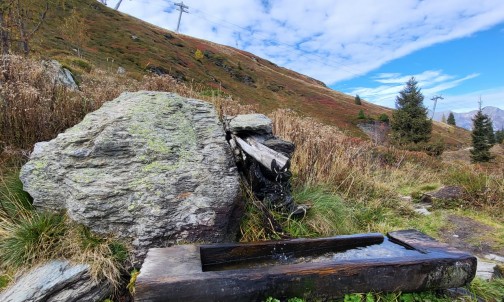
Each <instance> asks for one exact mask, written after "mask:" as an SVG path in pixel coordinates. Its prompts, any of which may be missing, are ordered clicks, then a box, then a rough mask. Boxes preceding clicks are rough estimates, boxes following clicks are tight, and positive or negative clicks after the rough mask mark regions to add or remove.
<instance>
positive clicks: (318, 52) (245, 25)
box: [109, 0, 504, 89]
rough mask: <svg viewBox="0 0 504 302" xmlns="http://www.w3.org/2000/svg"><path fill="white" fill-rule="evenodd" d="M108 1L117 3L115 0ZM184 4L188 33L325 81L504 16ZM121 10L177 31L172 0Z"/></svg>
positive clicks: (147, 0) (415, 4)
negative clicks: (187, 7)
mask: <svg viewBox="0 0 504 302" xmlns="http://www.w3.org/2000/svg"><path fill="white" fill-rule="evenodd" d="M109 3H110V5H111V6H112V5H115V3H116V1H109ZM184 3H185V4H187V5H188V6H189V7H190V8H189V11H190V13H189V14H184V16H183V17H182V25H181V32H182V33H185V34H188V35H191V36H195V37H200V38H203V39H207V40H211V41H214V42H217V43H222V44H227V45H230V46H234V47H236V46H238V47H239V48H242V49H245V50H247V51H251V52H253V53H255V54H257V55H259V56H262V57H264V58H266V59H269V60H271V61H273V62H275V63H277V64H279V65H282V66H285V67H288V68H291V69H293V70H296V71H298V72H301V73H304V74H307V75H310V76H312V77H315V78H317V79H320V80H322V81H324V82H326V83H327V84H334V83H336V82H338V81H342V80H345V79H350V78H353V77H356V76H359V75H363V74H366V73H368V72H369V71H372V70H374V69H376V68H378V67H380V66H381V65H383V64H385V63H387V62H389V61H391V60H394V59H396V58H400V57H402V56H405V55H407V54H410V53H412V52H414V51H416V50H419V49H421V48H425V47H428V46H431V45H433V44H436V43H441V42H445V41H449V40H453V39H457V38H460V37H465V36H469V35H471V34H473V33H475V32H477V31H480V30H483V29H487V28H490V27H491V26H494V25H496V24H498V23H500V22H503V21H504V1H502V0H486V1H473V0H443V1H437V0H424V1H422V0H401V1H397V0H381V1H374V0H352V1H347V0H309V1H308V0H300V1H291V0H276V1H259V0H240V1H227V0H214V1H196V0H185V1H184ZM121 10H122V11H124V12H126V13H128V14H131V15H134V16H136V17H138V18H141V19H143V20H146V21H148V22H151V23H154V24H156V25H159V26H162V27H165V28H168V29H174V28H175V26H176V22H177V19H178V11H176V10H174V6H173V2H171V1H168V0H135V1H123V3H122V6H121ZM444 76H446V75H444ZM426 77H428V78H429V79H430V80H432V77H430V76H429V75H426ZM394 79H395V78H394ZM381 80H382V81H390V80H391V79H390V78H388V77H384V78H383V79H381ZM395 80H397V81H399V80H400V79H395ZM419 80H421V79H420V78H419ZM448 80H453V79H447V78H446V79H445V78H439V79H438V82H439V83H445V84H446V83H447V81H448ZM455 80H456V79H455ZM459 80H461V79H459ZM403 82H404V81H403ZM380 83H384V84H393V83H389V82H380ZM387 89H388V88H387Z"/></svg>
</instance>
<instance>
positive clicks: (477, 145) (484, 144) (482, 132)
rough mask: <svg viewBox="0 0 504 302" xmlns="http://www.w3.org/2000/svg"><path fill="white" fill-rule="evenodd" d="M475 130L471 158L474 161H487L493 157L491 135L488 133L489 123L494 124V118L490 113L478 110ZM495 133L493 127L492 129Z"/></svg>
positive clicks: (474, 120)
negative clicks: (489, 115) (490, 116)
mask: <svg viewBox="0 0 504 302" xmlns="http://www.w3.org/2000/svg"><path fill="white" fill-rule="evenodd" d="M472 121H473V130H472V146H473V148H472V150H471V159H472V161H473V162H487V161H489V160H490V159H492V155H491V154H490V148H492V143H491V141H490V136H489V133H488V125H489V124H490V126H491V124H492V120H491V119H490V118H489V117H488V115H486V114H483V112H482V111H481V108H480V110H478V112H477V113H476V115H475V116H474V118H473V120H472ZM492 134H493V129H492Z"/></svg>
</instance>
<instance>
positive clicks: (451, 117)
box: [446, 112, 456, 126]
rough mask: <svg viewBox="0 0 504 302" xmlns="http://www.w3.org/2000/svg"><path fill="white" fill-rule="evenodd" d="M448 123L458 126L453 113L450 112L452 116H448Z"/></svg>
mask: <svg viewBox="0 0 504 302" xmlns="http://www.w3.org/2000/svg"><path fill="white" fill-rule="evenodd" d="M446 122H447V123H448V125H452V126H456V123H455V116H454V115H453V112H450V114H449V115H448V119H447V120H446Z"/></svg>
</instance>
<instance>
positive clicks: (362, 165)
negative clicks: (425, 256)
mask: <svg viewBox="0 0 504 302" xmlns="http://www.w3.org/2000/svg"><path fill="white" fill-rule="evenodd" d="M271 118H272V120H273V124H274V131H275V133H276V134H277V135H278V136H280V137H282V138H284V139H286V140H288V141H291V142H293V143H294V144H296V152H295V153H294V157H293V158H292V167H293V168H292V169H293V172H294V174H295V175H296V177H295V181H296V183H297V184H302V185H305V186H319V185H326V186H329V187H332V188H333V189H334V191H337V192H340V193H342V194H343V195H344V196H346V197H348V196H353V197H355V196H362V197H364V196H367V197H368V198H372V197H374V196H381V197H392V196H396V195H397V193H396V192H397V189H398V188H400V187H402V186H406V185H408V184H409V183H417V182H422V181H424V182H432V180H433V177H436V173H435V168H434V167H435V166H436V164H435V163H434V159H432V158H431V157H429V156H428V155H426V154H424V153H420V152H408V151H402V150H397V149H395V148H393V147H380V146H375V145H373V144H372V143H371V142H369V141H365V140H362V139H359V138H353V137H348V136H346V135H345V134H344V133H343V132H341V131H339V130H338V129H336V128H334V127H331V126H326V125H323V124H320V123H318V122H316V121H314V120H313V119H310V118H301V117H299V116H297V115H296V114H295V113H293V112H291V111H289V110H278V111H276V112H274V113H273V114H272V115H271Z"/></svg>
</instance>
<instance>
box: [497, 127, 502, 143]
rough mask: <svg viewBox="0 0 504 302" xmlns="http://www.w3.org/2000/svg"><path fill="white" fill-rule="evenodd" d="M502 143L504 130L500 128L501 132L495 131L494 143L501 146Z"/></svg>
mask: <svg viewBox="0 0 504 302" xmlns="http://www.w3.org/2000/svg"><path fill="white" fill-rule="evenodd" d="M503 141H504V128H501V130H497V131H495V142H496V143H498V144H502V142H503Z"/></svg>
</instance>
